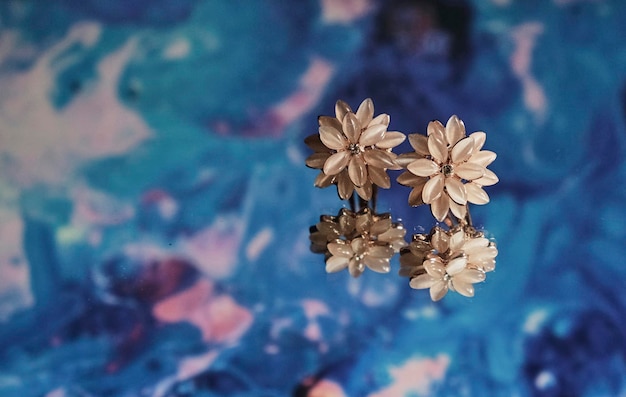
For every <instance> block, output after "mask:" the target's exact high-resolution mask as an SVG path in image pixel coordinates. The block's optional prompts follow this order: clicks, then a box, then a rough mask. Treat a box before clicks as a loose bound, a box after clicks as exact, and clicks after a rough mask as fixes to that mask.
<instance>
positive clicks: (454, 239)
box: [449, 230, 465, 252]
mask: <svg viewBox="0 0 626 397" xmlns="http://www.w3.org/2000/svg"><path fill="white" fill-rule="evenodd" d="M464 244H465V232H464V231H463V230H459V231H457V232H456V233H454V234H452V236H450V243H449V245H450V252H457V251H460V250H462V249H463V246H464Z"/></svg>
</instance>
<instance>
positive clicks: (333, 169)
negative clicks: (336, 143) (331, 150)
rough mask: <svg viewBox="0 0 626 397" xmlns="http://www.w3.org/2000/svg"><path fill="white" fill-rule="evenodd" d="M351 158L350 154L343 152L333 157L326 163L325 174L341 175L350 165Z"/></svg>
mask: <svg viewBox="0 0 626 397" xmlns="http://www.w3.org/2000/svg"><path fill="white" fill-rule="evenodd" d="M350 157H351V156H350V153H349V152H346V151H343V150H342V151H340V152H337V153H335V154H333V155H331V156H330V157H329V158H328V159H327V160H326V162H325V163H324V174H326V175H336V174H338V173H340V172H341V171H342V170H343V169H344V168H346V166H347V165H348V162H349V161H350Z"/></svg>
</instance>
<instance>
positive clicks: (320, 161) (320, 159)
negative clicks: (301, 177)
mask: <svg viewBox="0 0 626 397" xmlns="http://www.w3.org/2000/svg"><path fill="white" fill-rule="evenodd" d="M329 157H330V153H329V152H327V153H313V154H312V155H310V156H309V157H307V159H306V160H305V164H306V166H307V167H310V168H315V169H318V170H319V169H322V168H324V163H325V162H326V160H328V158H329Z"/></svg>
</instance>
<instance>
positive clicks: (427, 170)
mask: <svg viewBox="0 0 626 397" xmlns="http://www.w3.org/2000/svg"><path fill="white" fill-rule="evenodd" d="M406 169H407V170H409V171H411V172H412V173H413V174H415V175H417V176H431V175H434V174H437V173H439V171H440V167H439V165H438V164H437V163H435V162H434V161H432V160H428V159H417V160H415V161H414V162H412V163H411V164H409V165H407V167H406Z"/></svg>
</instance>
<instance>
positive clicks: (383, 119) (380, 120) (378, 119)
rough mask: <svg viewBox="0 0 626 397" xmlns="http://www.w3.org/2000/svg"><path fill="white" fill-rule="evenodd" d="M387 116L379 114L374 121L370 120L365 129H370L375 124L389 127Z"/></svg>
mask: <svg viewBox="0 0 626 397" xmlns="http://www.w3.org/2000/svg"><path fill="white" fill-rule="evenodd" d="M389 121H390V120H389V115H388V114H385V113H382V114H379V115H378V116H376V117H374V119H372V121H370V123H369V124H368V125H367V127H371V126H373V125H376V124H384V125H386V126H389Z"/></svg>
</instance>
